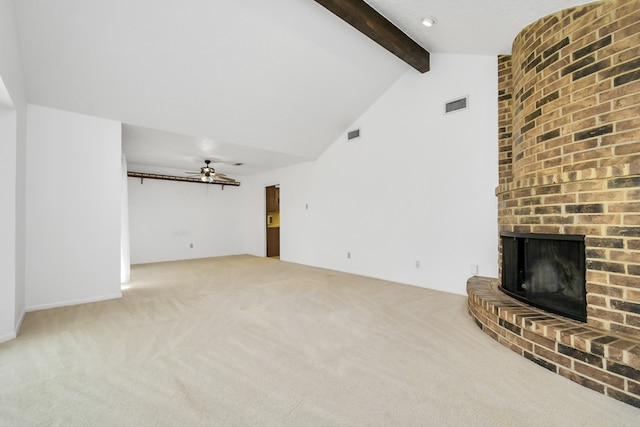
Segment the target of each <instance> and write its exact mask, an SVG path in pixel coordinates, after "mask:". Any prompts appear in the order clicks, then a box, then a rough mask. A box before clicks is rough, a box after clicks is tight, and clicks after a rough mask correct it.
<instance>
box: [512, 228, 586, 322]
mask: <svg viewBox="0 0 640 427" xmlns="http://www.w3.org/2000/svg"><path fill="white" fill-rule="evenodd" d="M501 239H502V289H503V290H504V291H505V292H506V293H508V294H509V295H511V296H513V297H514V298H517V299H519V300H521V301H524V302H527V303H529V304H531V305H534V306H536V307H540V308H543V309H546V310H548V311H551V312H553V313H557V314H561V315H563V316H566V317H570V318H572V319H575V320H580V321H582V322H586V320H587V301H586V291H585V249H584V248H585V245H584V236H578V235H566V234H564V235H550V234H522V233H501Z"/></svg>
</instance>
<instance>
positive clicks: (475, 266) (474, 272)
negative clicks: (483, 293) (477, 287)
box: [470, 264, 478, 276]
mask: <svg viewBox="0 0 640 427" xmlns="http://www.w3.org/2000/svg"><path fill="white" fill-rule="evenodd" d="M470 273H471V274H472V275H474V276H475V275H477V274H478V264H471V270H470Z"/></svg>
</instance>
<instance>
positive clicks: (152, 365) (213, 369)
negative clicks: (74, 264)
mask: <svg viewBox="0 0 640 427" xmlns="http://www.w3.org/2000/svg"><path fill="white" fill-rule="evenodd" d="M0 384H1V386H0V425H2V426H35V425H46V426H50V425H61V426H69V425H77V426H88V425H92V426H93V425H105V426H173V425H180V426H197V425H206V426H218V425H221V426H604V425H607V426H637V425H639V424H640V410H638V409H636V408H634V407H631V406H629V405H625V404H624V403H621V402H619V401H616V400H614V399H612V398H609V397H606V396H604V395H601V394H598V393H596V392H594V391H591V390H589V389H586V388H584V387H581V386H579V385H577V384H575V383H573V382H571V381H569V380H567V379H565V378H562V377H560V376H558V375H555V374H552V373H551V372H548V371H547V370H545V369H543V368H541V367H540V366H538V365H536V364H534V363H532V362H530V361H528V360H526V359H524V358H522V357H519V356H518V355H516V354H515V353H512V352H511V351H510V350H508V349H506V348H505V347H503V346H501V345H500V344H498V343H496V342H495V341H493V340H492V339H490V338H489V337H488V336H486V335H484V333H483V332H482V331H481V330H480V329H479V328H478V327H477V326H476V325H475V324H474V323H473V322H472V321H471V319H470V318H469V316H468V315H467V312H466V298H465V297H462V296H457V295H451V294H446V293H442V292H436V291H431V290H427V289H421V288H416V287H411V286H405V285H400V284H396V283H389V282H385V281H381V280H374V279H370V278H365V277H359V276H355V275H349V274H344V273H338V272H334V271H328V270H322V269H318V268H311V267H305V266H301V265H296V264H290V263H286V262H281V261H278V260H273V259H266V258H255V257H250V256H237V257H222V258H209V259H203V260H190V261H181V262H170V263H160V264H147V265H138V266H134V267H133V269H132V280H131V283H130V285H129V287H128V288H127V289H125V290H124V297H123V298H122V299H120V300H112V301H106V302H101V303H94V304H85V305H78V306H73V307H64V308H58V309H52V310H45V311H39V312H33V313H29V314H28V315H27V316H26V319H25V321H24V325H23V327H22V331H21V333H20V335H19V337H18V338H17V339H15V340H13V341H10V342H7V343H4V344H0Z"/></svg>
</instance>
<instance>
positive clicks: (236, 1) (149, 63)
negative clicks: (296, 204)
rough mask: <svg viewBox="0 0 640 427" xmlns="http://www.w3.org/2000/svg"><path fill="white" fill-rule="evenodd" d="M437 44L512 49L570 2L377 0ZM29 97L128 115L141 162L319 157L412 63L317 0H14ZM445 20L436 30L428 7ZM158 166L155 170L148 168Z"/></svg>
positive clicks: (239, 171) (193, 165) (251, 169)
mask: <svg viewBox="0 0 640 427" xmlns="http://www.w3.org/2000/svg"><path fill="white" fill-rule="evenodd" d="M367 3H369V4H370V5H371V6H372V7H374V8H376V9H377V10H378V11H379V12H380V13H381V14H383V15H385V16H386V17H387V19H389V20H390V21H392V22H394V23H395V24H396V25H397V26H399V27H400V28H401V29H402V30H403V31H405V32H406V33H407V34H408V35H410V36H411V37H412V38H414V40H416V41H417V42H418V43H419V44H420V45H422V46H423V47H424V48H426V49H427V50H429V51H430V52H434V53H435V52H440V53H465V54H482V55H497V54H499V53H509V52H510V46H511V42H512V41H513V38H514V37H515V35H516V34H517V33H518V32H519V30H520V29H522V28H523V27H524V26H526V25H527V24H529V23H531V22H533V21H534V20H536V19H538V18H540V17H542V16H545V15H547V14H549V13H552V12H555V11H557V10H561V9H564V8H566V7H569V6H572V5H576V4H581V3H583V2H582V1H572V0H520V1H513V0H481V1H471V0H431V1H428V0H367ZM15 4H16V10H17V15H18V28H19V40H20V49H21V54H22V61H23V64H22V65H23V71H24V76H25V81H26V86H27V97H28V101H29V102H30V103H33V104H39V105H44V106H49V107H53V108H59V109H63V110H69V111H74V112H78V113H84V114H89V115H94V116H98V117H104V118H109V119H114V120H118V121H122V122H123V123H124V124H125V126H124V127H123V144H124V147H125V152H126V154H127V157H128V160H129V162H130V163H134V164H139V165H146V166H145V167H146V168H147V169H153V168H174V169H184V170H194V169H197V168H198V167H200V166H201V163H202V160H203V159H205V158H216V159H220V160H223V161H225V162H231V163H235V162H242V163H244V166H235V167H234V166H231V165H230V164H229V163H219V164H218V165H217V166H216V169H217V170H218V171H219V172H222V173H226V174H229V175H231V176H233V175H246V174H252V173H256V172H260V171H263V170H268V169H272V168H275V167H281V166H285V165H289V164H293V163H297V162H300V161H304V160H310V159H315V158H317V157H318V156H319V155H320V154H322V153H323V152H324V151H325V150H326V149H327V148H328V147H329V146H330V145H331V144H332V143H333V142H334V141H335V140H336V139H337V138H338V137H339V136H340V135H341V134H342V133H343V132H344V131H346V130H347V127H348V126H349V125H350V124H351V123H353V122H354V121H355V120H356V119H357V118H358V117H359V116H360V115H361V114H362V113H363V112H364V111H365V110H366V109H367V108H368V107H369V106H370V105H371V104H372V103H373V102H374V101H375V100H376V99H377V98H378V97H379V96H380V95H381V94H382V93H383V92H384V91H385V90H386V89H388V88H389V87H390V86H391V85H392V84H393V83H394V82H395V81H396V80H397V79H398V78H399V77H400V76H401V75H402V74H403V73H405V72H407V70H411V71H410V72H416V71H414V70H413V69H410V67H409V66H408V65H406V64H405V63H403V62H402V61H400V60H399V59H397V58H396V57H395V56H393V55H392V54H390V53H388V52H387V51H386V50H384V49H383V48H381V47H380V46H378V45H377V44H375V43H374V42H372V41H371V40H369V39H368V38H366V37H365V36H364V35H362V34H360V33H359V32H357V30H355V29H353V28H352V27H350V26H349V25H348V24H346V23H345V22H343V21H342V20H340V19H339V18H337V17H336V16H334V15H333V14H332V13H331V12H329V11H327V10H326V9H325V8H323V7H322V6H321V5H319V4H317V3H316V2H315V1H313V0H270V1H265V0H233V1H232V0H181V1H175V0H55V1H51V0H15ZM426 15H432V16H434V17H436V18H437V19H438V24H437V25H436V26H435V27H433V28H431V29H427V28H426V27H424V26H422V25H421V21H422V18H423V17H424V16H426ZM147 171H150V172H151V171H152V170H147Z"/></svg>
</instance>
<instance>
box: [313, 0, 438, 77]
mask: <svg viewBox="0 0 640 427" xmlns="http://www.w3.org/2000/svg"><path fill="white" fill-rule="evenodd" d="M316 2H317V3H319V4H321V5H322V6H324V7H325V8H327V9H328V10H330V11H331V12H332V13H333V14H335V15H336V16H338V17H339V18H341V19H342V20H344V21H345V22H347V23H349V24H350V25H351V26H352V27H354V28H355V29H357V30H358V31H360V32H361V33H362V34H364V35H366V36H367V37H369V38H370V39H371V40H373V41H375V42H376V43H378V44H379V45H380V46H382V47H384V48H385V49H387V50H388V51H389V52H391V53H393V54H394V55H396V56H397V57H398V58H400V59H402V60H403V61H404V62H406V63H407V64H409V65H411V66H412V67H413V68H415V69H416V70H418V71H420V72H421V73H426V72H427V71H429V52H428V51H427V50H425V49H424V48H422V46H420V45H419V44H418V43H416V42H414V41H413V40H412V39H410V38H409V37H408V36H407V35H406V34H405V33H403V32H402V31H400V30H399V29H398V27H396V26H395V25H393V24H392V23H391V22H389V21H388V20H387V19H386V18H385V17H384V16H382V15H380V14H379V13H378V12H376V10H375V9H373V8H372V7H371V6H369V5H368V4H367V3H365V2H364V1H363V0H316Z"/></svg>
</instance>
